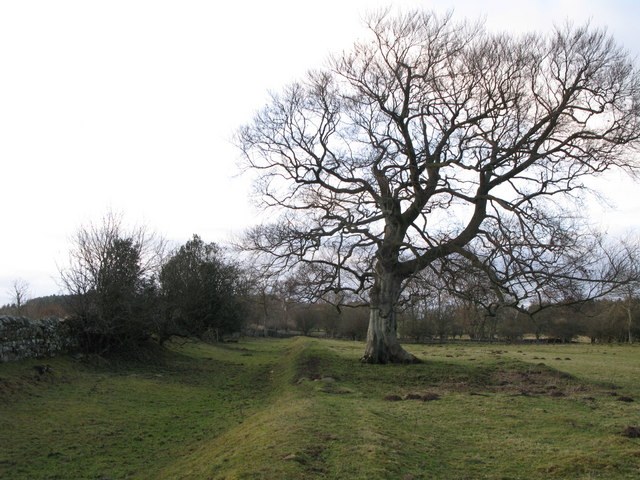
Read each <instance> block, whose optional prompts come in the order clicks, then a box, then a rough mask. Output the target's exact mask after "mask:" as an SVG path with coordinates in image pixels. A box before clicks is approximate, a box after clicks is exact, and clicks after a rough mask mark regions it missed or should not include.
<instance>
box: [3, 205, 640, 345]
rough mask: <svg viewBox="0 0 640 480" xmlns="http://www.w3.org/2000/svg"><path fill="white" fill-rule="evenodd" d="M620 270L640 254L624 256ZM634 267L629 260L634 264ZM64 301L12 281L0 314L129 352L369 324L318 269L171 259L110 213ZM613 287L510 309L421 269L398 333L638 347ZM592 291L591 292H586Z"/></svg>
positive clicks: (76, 261) (184, 252)
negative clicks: (325, 286)
mask: <svg viewBox="0 0 640 480" xmlns="http://www.w3.org/2000/svg"><path fill="white" fill-rule="evenodd" d="M625 255H626V257H625V258H629V259H630V261H629V262H626V263H624V262H616V265H623V264H624V265H627V267H628V268H627V270H629V269H636V266H635V264H636V263H637V262H635V258H636V257H637V255H636V251H635V250H634V249H632V248H629V249H627V250H626V251H625ZM631 260H633V261H631ZM60 273H61V280H62V285H63V286H64V289H65V290H66V292H65V293H66V294H65V295H59V296H50V297H41V298H33V299H31V298H29V295H28V293H29V292H28V284H26V282H24V281H22V280H20V281H16V282H14V285H13V290H12V291H11V293H12V295H13V297H14V301H13V302H12V303H10V304H7V305H4V306H3V307H0V315H17V316H28V317H32V318H42V317H48V316H57V317H61V318H66V320H67V322H68V323H69V325H70V326H71V327H72V329H73V331H74V332H75V334H76V335H77V337H78V338H79V340H80V344H81V346H82V349H83V350H84V351H85V352H92V353H98V354H103V353H108V352H113V351H131V350H136V349H139V348H140V347H141V346H143V345H145V344H148V342H150V341H153V342H156V343H159V344H163V343H164V342H166V341H167V340H169V339H171V338H172V337H176V336H178V337H193V338H198V339H202V340H208V341H220V340H223V339H225V337H229V336H230V335H236V334H240V333H242V334H245V335H260V336H279V335H283V334H285V335H287V334H303V335H322V336H327V337H331V338H343V339H350V340H364V339H365V338H366V336H367V329H368V325H369V320H370V309H369V305H368V304H367V302H366V300H364V299H363V298H361V297H358V296H357V295H355V294H351V295H350V294H349V293H348V292H345V291H335V292H331V291H326V292H324V294H323V295H322V296H317V291H318V288H317V286H318V284H321V283H323V282H325V281H326V279H325V278H324V277H323V274H324V272H323V271H322V270H314V269H312V268H309V267H302V268H297V269H295V268H294V269H291V270H290V271H289V272H288V273H287V274H286V275H282V274H279V275H275V276H274V275H273V272H272V270H270V269H269V268H264V265H262V264H261V263H260V262H259V261H257V260H256V259H255V258H249V259H247V258H243V259H239V258H237V257H236V258H232V255H231V254H230V251H229V250H225V249H224V248H222V247H221V246H219V245H216V244H215V243H207V242H205V241H204V240H203V239H202V238H200V237H199V236H198V235H194V236H193V237H192V238H191V239H190V240H189V241H187V242H186V243H185V244H184V245H181V246H179V247H177V248H174V249H169V248H168V246H167V242H166V241H165V240H164V239H162V238H161V237H159V236H157V235H155V234H151V233H149V232H148V231H147V230H146V229H145V228H134V229H127V228H125V226H124V224H123V222H122V218H121V217H120V216H117V215H114V214H109V215H107V216H105V217H104V218H103V220H102V223H100V224H90V225H88V226H84V227H81V228H80V229H79V230H78V232H76V235H75V237H74V239H73V245H72V248H71V250H70V254H69V263H68V265H67V266H66V267H65V268H63V269H62V270H61V272H60ZM614 273H615V274H616V275H617V276H618V278H620V279H621V281H619V282H617V283H616V282H613V283H612V285H614V287H612V288H611V289H609V290H606V291H605V294H604V295H601V296H598V297H596V298H594V297H593V296H592V295H589V294H587V295H585V296H584V298H581V297H580V295H579V293H580V292H579V291H578V290H576V289H574V288H572V285H571V284H553V285H551V284H549V285H547V286H546V288H545V289H544V291H541V293H540V294H539V296H538V301H537V302H529V304H527V305H516V304H514V303H513V302H512V303H509V302H507V301H505V297H504V296H503V295H500V292H499V291H498V292H496V290H495V289H493V288H492V286H491V284H490V283H487V282H486V280H483V278H482V277H481V276H478V275H475V274H474V272H473V271H472V270H457V271H446V270H442V271H435V270H432V271H429V272H426V273H425V272H423V273H421V274H420V275H417V276H415V277H414V278H412V279H411V280H410V281H409V282H407V284H406V286H405V292H404V294H403V296H402V299H401V302H400V303H399V308H398V335H399V337H400V338H402V339H403V340H405V341H412V342H427V341H429V342H430V341H444V340H448V339H455V338H467V339H471V340H481V341H492V340H506V341H521V340H523V339H533V340H538V341H541V340H544V341H558V342H568V341H571V340H573V339H575V338H577V337H579V336H583V337H588V338H589V339H590V340H591V341H592V342H633V341H637V339H638V338H640V284H639V282H638V280H634V279H637V278H638V275H636V273H634V272H631V273H632V274H630V273H629V271H620V272H613V273H612V275H613V274H614ZM587 293H588V292H587Z"/></svg>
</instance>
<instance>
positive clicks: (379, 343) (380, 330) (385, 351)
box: [362, 273, 419, 363]
mask: <svg viewBox="0 0 640 480" xmlns="http://www.w3.org/2000/svg"><path fill="white" fill-rule="evenodd" d="M400 285H401V281H400V280H399V279H398V278H396V277H395V276H394V275H393V274H389V273H383V274H381V275H380V276H379V277H378V279H377V281H376V283H375V285H374V286H373V289H372V291H371V297H370V314H369V330H368V331H367V344H366V347H365V352H364V356H363V357H362V361H363V362H365V363H418V362H419V360H418V359H417V358H416V357H415V356H414V355H412V354H411V353H409V352H407V351H405V350H404V349H403V348H402V346H401V345H400V342H399V341H398V335H397V328H398V324H397V320H396V312H395V305H396V303H397V301H398V299H399V297H400Z"/></svg>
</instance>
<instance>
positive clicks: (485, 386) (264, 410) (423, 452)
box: [0, 338, 640, 480]
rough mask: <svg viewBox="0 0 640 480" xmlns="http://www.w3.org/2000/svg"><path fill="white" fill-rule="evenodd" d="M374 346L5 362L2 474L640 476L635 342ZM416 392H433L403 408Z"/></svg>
mask: <svg viewBox="0 0 640 480" xmlns="http://www.w3.org/2000/svg"><path fill="white" fill-rule="evenodd" d="M362 348H363V347H362V344H359V343H354V342H340V341H328V340H318V339H308V338H296V339H292V340H245V341H241V342H239V343H237V344H224V345H207V344H202V343H183V344H173V345H171V347H170V349H169V350H168V351H166V352H164V353H163V354H162V355H161V357H160V359H159V360H157V361H154V362H152V363H151V364H144V363H139V362H138V363H136V362H123V361H121V362H115V361H104V360H102V361H96V360H95V359H94V360H93V361H86V360H85V361H78V360H74V359H73V358H70V357H58V358H53V359H44V360H42V359H41V360H28V361H24V362H19V363H13V364H2V365H0V478H2V479H29V480H32V479H113V480H116V479H228V480H231V479H350V480H352V479H353V480H357V479H362V480H364V479H366V480H372V479H400V480H417V479H438V480H440V479H442V480H471V479H495V480H507V479H511V480H515V479H527V480H529V479H548V478H550V479H572V480H574V479H577V480H581V479H584V480H586V479H627V478H636V477H638V476H639V475H640V439H633V438H627V437H625V436H622V435H621V432H622V430H623V429H625V428H626V427H627V426H629V425H639V424H640V383H639V382H638V373H639V372H640V368H639V367H640V346H592V345H526V346H525V345H522V346H521V345H509V346H504V345H477V344H471V343H469V344H453V345H432V346H423V345H412V346H409V350H411V351H412V352H413V353H415V354H416V355H418V356H419V357H420V358H422V359H423V360H425V362H424V363H422V364H419V365H408V366H397V365H384V366H375V365H368V364H361V363H359V362H358V357H359V355H360V354H361V353H362ZM43 365H48V366H49V367H50V368H49V369H48V370H49V371H45V372H43V373H40V372H39V371H38V368H35V367H39V366H43ZM39 370H42V368H40V369H39ZM407 395H410V396H415V397H417V396H421V397H424V396H425V395H431V397H436V396H437V397H438V399H436V400H431V401H422V400H402V401H391V400H390V398H392V397H394V396H395V397H400V398H403V399H404V398H406V397H407ZM621 397H629V398H633V399H634V400H635V401H633V402H624V401H620V398H621Z"/></svg>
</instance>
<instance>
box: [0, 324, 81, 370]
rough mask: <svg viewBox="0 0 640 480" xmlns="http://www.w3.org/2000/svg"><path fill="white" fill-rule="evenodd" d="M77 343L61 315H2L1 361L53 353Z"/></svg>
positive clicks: (0, 325) (46, 355) (0, 328)
mask: <svg viewBox="0 0 640 480" xmlns="http://www.w3.org/2000/svg"><path fill="white" fill-rule="evenodd" d="M76 346H77V342H76V341H75V340H74V338H73V337H72V336H71V335H70V333H69V329H68V327H67V325H65V323H64V321H62V320H59V319H57V318H43V319H41V320H30V319H27V318H24V317H9V316H0V362H11V361H16V360H22V359H24V358H38V357H49V356H53V355H56V354H58V353H65V352H69V351H72V350H73V349H74V348H75V347H76Z"/></svg>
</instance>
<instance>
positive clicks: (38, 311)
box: [0, 295, 72, 318]
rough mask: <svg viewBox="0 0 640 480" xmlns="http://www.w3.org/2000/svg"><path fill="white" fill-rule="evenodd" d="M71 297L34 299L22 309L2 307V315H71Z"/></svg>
mask: <svg viewBox="0 0 640 480" xmlns="http://www.w3.org/2000/svg"><path fill="white" fill-rule="evenodd" d="M71 298H72V296H71V295H48V296H46V297H37V298H32V299H31V300H28V301H27V302H25V304H24V305H22V307H21V308H20V309H18V308H17V307H16V306H15V305H4V306H2V307H0V315H17V316H23V317H29V318H45V317H59V318H63V317H66V316H68V315H69V307H68V306H69V302H70V300H71Z"/></svg>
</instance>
